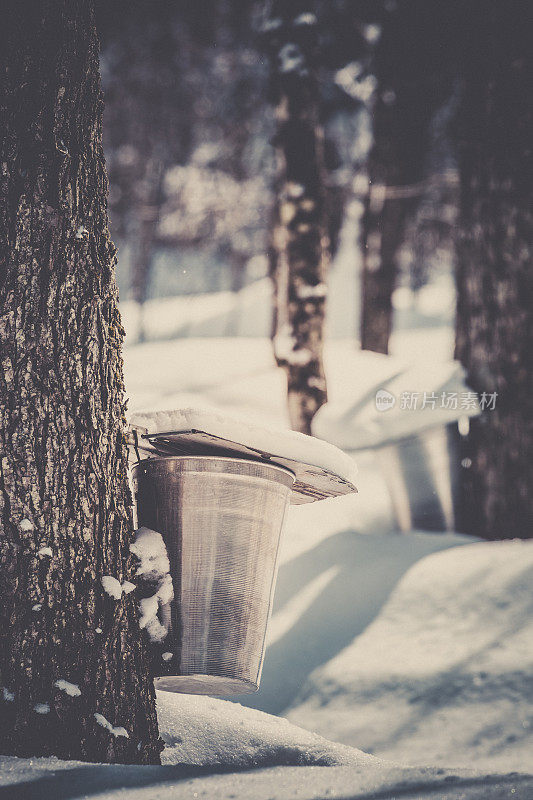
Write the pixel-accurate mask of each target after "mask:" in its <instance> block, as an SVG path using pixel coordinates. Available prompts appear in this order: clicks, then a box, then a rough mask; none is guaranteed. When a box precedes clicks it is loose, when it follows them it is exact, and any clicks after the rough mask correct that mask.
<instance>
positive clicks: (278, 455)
mask: <svg viewBox="0 0 533 800" xmlns="http://www.w3.org/2000/svg"><path fill="white" fill-rule="evenodd" d="M130 426H131V431H132V436H133V437H134V434H135V433H136V435H137V440H138V443H139V449H140V450H141V451H142V454H143V456H146V457H149V456H150V454H152V455H219V456H221V455H225V456H230V455H233V456H236V457H239V458H242V457H245V458H247V459H252V460H256V461H263V462H265V461H266V462H270V463H271V464H277V465H278V466H281V467H285V468H286V469H288V470H290V471H291V472H292V473H293V474H294V475H295V482H294V484H293V489H292V494H291V502H292V503H293V504H300V503H312V502H313V501H315V500H323V499H325V498H327V497H336V496H339V495H344V494H349V493H351V492H357V489H356V487H355V484H354V480H355V475H356V474H357V467H356V465H355V462H354V460H353V459H352V458H351V457H350V456H348V455H346V453H343V452H342V450H339V449H338V448H337V447H335V446H334V445H332V444H329V443H328V442H324V441H321V440H320V439H315V438H314V437H313V436H306V435H305V434H303V433H297V432H295V431H284V430H276V429H274V428H262V427H258V426H256V425H254V424H253V423H251V422H249V421H247V420H242V419H236V418H234V417H228V416H226V415H224V416H223V415H221V414H218V413H215V412H213V411H207V410H204V409H198V408H182V409H177V410H175V411H154V412H149V413H143V412H138V413H135V414H133V415H132V416H131V418H130ZM129 443H130V444H132V443H133V442H132V441H131V439H130V441H129Z"/></svg>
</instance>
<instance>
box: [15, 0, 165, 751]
mask: <svg viewBox="0 0 533 800" xmlns="http://www.w3.org/2000/svg"><path fill="white" fill-rule="evenodd" d="M7 5H8V9H6V11H7V13H6V14H5V15H4V20H3V25H4V27H3V32H2V39H3V41H2V42H1V56H0V59H1V60H2V75H3V77H4V94H3V99H2V117H3V122H4V130H3V138H2V143H1V145H0V146H1V148H2V157H1V163H2V176H1V193H2V203H1V204H0V237H1V240H2V245H3V246H2V253H1V257H2V273H1V279H0V280H1V285H0V315H1V316H0V340H1V358H2V371H1V372H0V450H1V453H0V457H1V461H0V464H1V471H0V575H1V581H0V626H1V628H0V675H1V683H2V686H3V695H2V697H0V702H1V703H2V713H1V715H0V752H2V753H7V754H13V755H18V756H33V755H38V756H45V755H56V756H59V757H61V758H77V759H82V760H88V761H106V762H126V763H132V762H139V763H157V762H158V760H159V752H160V749H161V746H160V740H159V738H158V731H157V719H156V713H155V703H154V699H155V698H154V689H153V683H152V680H151V678H150V675H149V670H148V667H147V663H148V659H147V645H146V643H145V642H143V640H142V639H141V632H140V630H139V625H138V616H137V608H136V599H135V594H136V592H135V591H133V592H131V593H126V592H127V590H128V589H131V587H130V586H128V585H126V586H125V587H124V589H125V590H126V591H124V593H122V594H121V593H120V590H119V592H118V594H120V597H119V599H114V598H113V597H112V596H110V594H108V593H106V592H105V591H104V589H103V586H102V577H103V576H111V577H112V578H115V579H116V581H118V582H119V583H120V584H123V582H124V581H126V580H128V579H131V578H132V571H133V564H132V557H131V555H130V552H129V546H130V541H131V537H132V515H131V496H130V491H129V488H128V479H127V452H126V447H125V443H124V406H123V377H122V357H121V345H122V338H123V330H122V327H121V323H120V317H119V314H118V309H117V292H116V287H115V280H114V262H115V252H114V247H113V245H112V243H111V241H110V239H109V234H108V229H107V207H106V204H107V178H106V173H105V165H104V157H103V152H102V146H101V133H102V131H101V127H102V98H101V91H100V81H99V72H98V43H97V37H96V32H95V26H94V9H93V2H92V1H91V0H41V2H39V3H35V2H34V1H33V0H8V3H7ZM116 586H118V583H117V584H116Z"/></svg>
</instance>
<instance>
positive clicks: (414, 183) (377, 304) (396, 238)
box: [361, 0, 452, 353]
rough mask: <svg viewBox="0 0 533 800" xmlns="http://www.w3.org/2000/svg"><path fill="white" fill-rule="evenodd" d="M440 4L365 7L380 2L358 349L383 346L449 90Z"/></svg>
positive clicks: (404, 1) (415, 0)
mask: <svg viewBox="0 0 533 800" xmlns="http://www.w3.org/2000/svg"><path fill="white" fill-rule="evenodd" d="M446 5H447V4H445V3H442V4H438V6H437V4H435V3H428V2H427V0H400V2H398V3H395V4H387V3H384V4H381V3H379V4H377V7H376V6H375V7H374V8H371V11H373V13H374V14H376V12H377V11H378V10H379V8H380V7H381V16H378V20H379V22H380V24H381V35H380V39H379V42H378V44H377V48H376V52H375V56H374V59H373V66H372V69H373V71H374V72H375V78H376V81H377V83H376V92H375V98H374V102H373V109H372V127H373V138H374V142H373V146H372V149H371V152H370V156H369V159H368V178H369V191H368V196H367V201H366V205H365V213H364V216H363V223H362V233H361V239H362V251H363V276H362V308H361V347H362V348H363V350H373V351H375V352H378V353H387V352H388V346H389V337H390V334H391V330H392V293H393V291H394V288H395V285H396V274H397V258H398V253H399V250H400V248H401V246H402V244H403V243H404V240H405V233H406V227H407V222H408V221H409V219H410V217H411V216H412V214H413V212H414V211H415V210H416V208H417V205H418V203H419V202H420V199H421V196H422V194H423V192H424V185H423V179H424V177H425V173H426V168H427V158H428V152H429V145H430V129H431V123H432V120H433V117H434V115H435V112H436V110H437V109H438V108H439V106H441V105H442V103H443V102H444V100H445V99H446V97H447V96H448V95H449V93H450V91H451V80H450V75H451V73H450V58H449V53H450V48H449V42H450V32H451V29H452V26H451V25H450V20H451V14H450V13H449V10H448V8H447V7H446ZM367 11H368V9H367Z"/></svg>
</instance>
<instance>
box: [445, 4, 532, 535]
mask: <svg viewBox="0 0 533 800" xmlns="http://www.w3.org/2000/svg"><path fill="white" fill-rule="evenodd" d="M462 8H463V11H462V15H461V19H460V22H461V24H460V26H459V29H460V30H461V31H462V39H461V43H462V48H461V56H462V62H461V68H462V73H463V82H464V87H463V98H462V102H461V107H460V112H459V120H458V133H459V161H460V180H461V209H460V232H459V237H458V242H457V292H458V306H457V346H456V354H457V357H458V358H459V359H460V360H461V361H462V363H463V364H464V366H465V367H466V370H467V378H468V382H469V384H470V386H471V388H472V389H473V390H474V391H476V392H478V393H480V394H482V393H483V392H485V393H487V394H490V393H494V392H496V393H497V395H498V396H497V398H496V404H495V410H489V409H486V410H485V411H484V412H483V414H482V416H481V418H480V419H479V420H476V421H474V423H473V424H472V428H471V435H470V441H469V447H470V450H471V452H470V454H469V455H470V459H471V462H472V463H471V466H470V469H468V470H465V471H464V474H465V491H466V493H467V497H468V501H469V502H468V510H469V511H470V519H469V530H471V531H472V533H476V534H478V535H479V536H482V537H485V538H488V539H497V538H509V537H521V538H530V537H532V536H533V494H532V492H531V487H532V485H533V379H532V373H531V353H532V352H533V258H532V250H531V248H532V244H531V243H532V241H533V151H532V148H531V143H532V141H533V95H532V91H531V69H532V63H531V62H532V56H531V40H532V36H533V24H532V19H531V8H530V4H529V3H528V2H525V1H524V2H516V1H513V2H511V3H506V4H501V3H498V2H496V0H491V2H490V3H487V2H480V0H477V1H476V2H473V3H469V4H467V6H463V7H462Z"/></svg>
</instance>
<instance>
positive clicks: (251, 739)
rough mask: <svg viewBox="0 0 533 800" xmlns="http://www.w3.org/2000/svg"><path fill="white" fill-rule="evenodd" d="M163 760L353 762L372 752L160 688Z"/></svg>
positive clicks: (233, 706) (230, 705)
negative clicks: (164, 746) (163, 745)
mask: <svg viewBox="0 0 533 800" xmlns="http://www.w3.org/2000/svg"><path fill="white" fill-rule="evenodd" d="M157 712H158V719H159V727H160V733H161V736H162V738H163V741H164V742H165V744H166V748H165V750H164V752H163V758H162V760H163V763H164V764H198V765H199V764H204V765H210V766H214V765H222V764H226V765H228V764H229V765H231V766H233V767H235V768H243V767H246V768H248V767H260V766H272V765H280V764H287V765H298V764H301V765H312V764H314V765H318V766H332V765H343V764H344V765H348V764H354V765H355V764H361V763H362V762H363V761H364V760H365V759H368V758H370V756H367V755H366V754H365V753H361V752H360V751H359V750H354V749H353V748H351V747H346V746H345V745H342V744H334V743H333V742H328V741H326V740H325V739H323V738H322V737H321V736H317V735H316V734H314V733H310V732H309V731H305V730H303V729H302V728H298V727H296V726H295V725H291V723H289V722H287V720H285V719H283V718H280V717H273V716H271V715H270V714H264V713H263V712H262V711H256V710H255V709H251V708H244V707H243V706H241V705H239V704H238V703H232V702H230V701H228V700H219V699H215V698H213V697H205V696H201V695H186V694H183V695H179V694H172V693H171V692H157Z"/></svg>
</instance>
